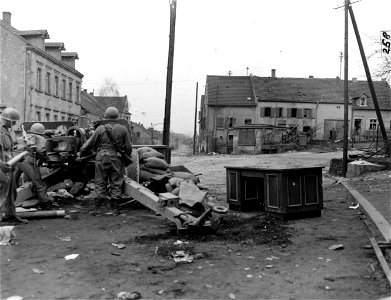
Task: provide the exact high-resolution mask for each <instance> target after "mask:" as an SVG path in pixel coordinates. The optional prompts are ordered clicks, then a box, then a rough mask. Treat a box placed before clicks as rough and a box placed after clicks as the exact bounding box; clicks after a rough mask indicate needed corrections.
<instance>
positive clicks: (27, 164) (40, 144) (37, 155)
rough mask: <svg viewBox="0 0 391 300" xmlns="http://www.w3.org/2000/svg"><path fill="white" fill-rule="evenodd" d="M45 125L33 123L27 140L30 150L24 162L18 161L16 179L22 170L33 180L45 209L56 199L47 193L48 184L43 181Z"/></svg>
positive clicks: (17, 179) (40, 204) (17, 180)
mask: <svg viewBox="0 0 391 300" xmlns="http://www.w3.org/2000/svg"><path fill="white" fill-rule="evenodd" d="M44 135H45V127H44V126H43V125H42V124H41V123H34V124H33V125H31V128H30V131H29V134H28V136H27V137H26V138H27V142H26V147H27V148H28V149H29V150H30V151H29V154H27V155H26V157H25V159H24V160H23V161H22V162H19V163H17V165H16V167H17V169H16V172H15V181H16V183H18V182H19V178H20V175H21V174H22V172H23V173H24V175H25V176H26V177H27V178H28V179H29V180H31V181H32V183H33V186H34V188H35V191H36V193H37V198H38V200H39V206H40V207H41V208H43V209H48V208H50V207H51V204H52V202H53V201H54V199H53V198H52V197H50V196H48V194H47V186H46V184H45V183H44V182H43V180H42V177H41V172H40V170H39V166H40V165H41V164H42V162H44V161H45V160H46V138H45V137H44Z"/></svg>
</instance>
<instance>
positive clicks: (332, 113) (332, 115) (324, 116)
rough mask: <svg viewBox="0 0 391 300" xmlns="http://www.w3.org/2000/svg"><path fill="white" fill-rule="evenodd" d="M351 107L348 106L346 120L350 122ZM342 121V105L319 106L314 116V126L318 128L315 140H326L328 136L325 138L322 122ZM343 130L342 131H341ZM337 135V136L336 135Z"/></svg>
mask: <svg viewBox="0 0 391 300" xmlns="http://www.w3.org/2000/svg"><path fill="white" fill-rule="evenodd" d="M351 116H352V106H351V105H350V104H349V108H348V119H349V120H351ZM343 119H344V105H343V104H325V103H323V104H319V106H318V109H317V115H316V124H317V126H319V130H317V131H316V133H315V139H316V140H328V136H325V134H324V132H325V130H324V124H325V123H324V122H325V120H328V122H330V121H332V120H333V121H337V120H339V121H343ZM342 130H343V129H342ZM337 135H339V134H337ZM349 137H350V125H349Z"/></svg>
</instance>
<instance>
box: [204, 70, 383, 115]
mask: <svg viewBox="0 0 391 300" xmlns="http://www.w3.org/2000/svg"><path fill="white" fill-rule="evenodd" d="M373 84H374V87H375V91H376V96H377V100H378V103H379V107H380V109H382V110H391V91H390V86H389V85H388V83H387V82H386V81H373ZM348 88H349V99H350V100H351V99H355V98H357V97H360V95H362V94H363V93H365V94H366V95H368V96H369V98H368V106H366V107H364V108H362V107H360V109H374V105H373V101H372V98H371V93H370V90H369V85H368V82H367V81H357V80H354V81H349V83H348ZM207 96H208V105H225V106H230V105H240V106H248V105H249V104H251V103H252V104H254V103H255V101H258V102H268V101H273V102H275V101H279V102H294V103H337V104H343V103H344V81H343V80H340V79H339V78H280V77H258V76H251V77H249V76H207ZM254 98H255V101H254V100H253V99H254Z"/></svg>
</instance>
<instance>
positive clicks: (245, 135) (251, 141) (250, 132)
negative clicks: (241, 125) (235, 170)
mask: <svg viewBox="0 0 391 300" xmlns="http://www.w3.org/2000/svg"><path fill="white" fill-rule="evenodd" d="M238 144H239V146H254V145H255V130H254V129H242V130H240V131H239V141H238Z"/></svg>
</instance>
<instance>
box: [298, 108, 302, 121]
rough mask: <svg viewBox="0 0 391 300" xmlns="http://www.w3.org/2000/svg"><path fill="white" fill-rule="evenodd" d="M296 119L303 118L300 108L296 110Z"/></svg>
mask: <svg viewBox="0 0 391 300" xmlns="http://www.w3.org/2000/svg"><path fill="white" fill-rule="evenodd" d="M297 117H298V118H300V119H302V118H303V109H302V108H298V109H297Z"/></svg>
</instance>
